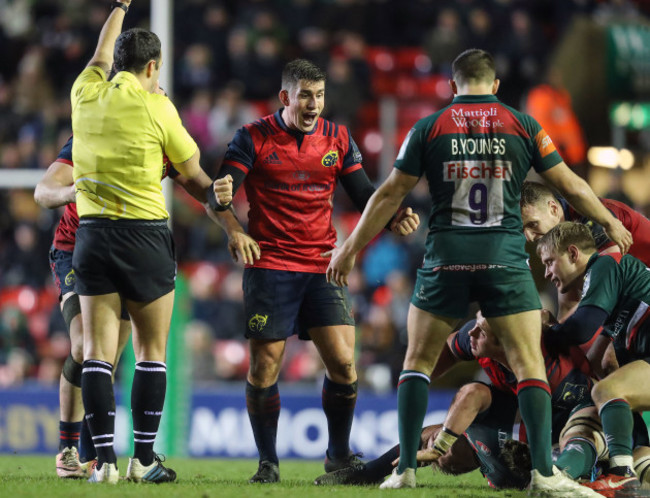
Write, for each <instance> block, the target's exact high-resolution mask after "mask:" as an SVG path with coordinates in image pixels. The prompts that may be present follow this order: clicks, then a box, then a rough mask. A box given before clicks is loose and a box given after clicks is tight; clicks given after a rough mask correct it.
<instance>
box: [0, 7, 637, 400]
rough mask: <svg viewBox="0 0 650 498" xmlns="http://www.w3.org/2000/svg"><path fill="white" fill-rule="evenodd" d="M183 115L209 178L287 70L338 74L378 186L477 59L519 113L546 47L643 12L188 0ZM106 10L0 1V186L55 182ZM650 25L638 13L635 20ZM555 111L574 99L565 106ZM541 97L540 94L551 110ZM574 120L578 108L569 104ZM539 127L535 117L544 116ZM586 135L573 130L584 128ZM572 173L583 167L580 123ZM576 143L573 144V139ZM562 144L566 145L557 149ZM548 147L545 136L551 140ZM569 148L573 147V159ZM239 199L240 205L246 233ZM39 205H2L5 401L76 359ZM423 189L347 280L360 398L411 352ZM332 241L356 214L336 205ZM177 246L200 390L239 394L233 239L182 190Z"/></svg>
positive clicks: (338, 113) (140, 17) (182, 51)
mask: <svg viewBox="0 0 650 498" xmlns="http://www.w3.org/2000/svg"><path fill="white" fill-rule="evenodd" d="M173 3H174V4H175V5H174V11H173V16H172V20H173V47H169V46H163V57H164V63H167V64H169V63H170V60H173V91H172V92H170V93H173V100H174V102H175V103H176V105H177V107H178V108H179V111H180V113H181V116H182V118H183V121H184V123H185V125H186V126H187V128H188V130H189V131H190V133H191V134H192V135H193V136H194V138H195V139H196V141H197V143H198V144H199V146H200V149H201V152H202V163H203V167H204V169H206V170H207V171H208V173H209V174H211V175H213V174H215V173H216V171H217V170H218V168H219V165H220V161H221V159H222V156H223V153H224V150H225V147H226V146H227V144H228V141H229V140H230V138H231V137H232V136H233V134H234V132H235V130H237V129H238V128H239V127H240V126H241V125H243V124H244V123H247V122H249V121H252V120H254V119H256V118H257V117H259V116H261V115H265V114H268V113H270V112H274V111H275V110H276V109H277V108H278V107H279V102H278V101H277V92H278V90H279V85H280V73H281V69H282V67H283V65H284V64H285V63H286V62H287V61H288V60H291V59H293V58H295V57H304V58H309V59H311V60H313V61H314V62H316V63H317V64H319V65H320V66H322V67H323V68H325V69H326V71H327V74H328V81H327V98H326V110H325V113H324V117H327V118H328V119H332V120H334V121H336V122H337V123H339V124H346V125H348V126H350V127H351V129H352V134H353V137H355V139H356V141H357V143H358V144H359V146H360V148H361V151H362V153H363V154H364V165H365V167H366V169H367V171H368V174H369V176H370V178H371V179H372V180H373V181H380V180H381V179H382V178H381V171H380V168H379V157H380V153H381V150H382V147H383V145H385V144H386V143H387V142H386V141H387V140H393V143H396V144H398V145H399V142H400V141H401V137H403V136H404V134H405V133H406V131H408V128H409V127H410V125H411V124H412V123H413V122H414V121H415V120H416V119H418V118H420V117H422V116H424V115H427V114H429V113H431V112H433V111H435V110H437V109H439V108H440V107H442V106H444V105H445V104H446V103H448V102H449V100H450V98H451V93H450V91H449V89H448V86H447V79H448V77H449V73H450V63H451V61H452V60H453V58H454V57H455V56H456V55H457V54H458V53H460V52H461V51H462V50H463V49H466V48H470V47H480V48H483V49H487V50H489V51H491V52H492V53H493V54H494V55H495V58H496V61H497V65H498V75H499V77H500V78H501V80H502V86H501V89H500V91H499V96H500V97H501V99H502V100H503V101H504V102H506V103H508V104H510V105H512V106H514V107H517V108H523V107H522V106H523V105H524V104H523V103H524V101H525V99H526V97H527V95H528V92H529V90H530V89H531V88H532V87H534V86H535V85H538V84H539V83H541V82H542V81H543V80H544V79H545V78H546V77H547V76H548V73H547V71H546V69H545V68H546V65H547V62H548V59H549V56H550V54H551V53H552V51H553V49H554V47H555V46H556V44H557V43H558V41H559V40H560V39H561V37H562V35H563V33H564V32H565V30H566V29H567V27H568V26H569V25H570V23H571V22H572V20H573V19H575V18H576V16H586V17H589V18H590V19H594V20H596V21H597V20H598V19H601V18H608V17H612V16H617V17H620V18H621V19H626V18H629V19H635V18H637V17H638V16H639V15H640V14H647V12H645V13H644V12H643V9H644V8H645V7H644V5H643V4H642V3H641V2H638V3H635V2H631V1H627V0H616V1H597V0H552V1H551V0H525V1H524V0H521V1H515V0H453V1H444V0H443V1H440V0H266V1H265V0H238V1H235V0H223V1H221V2H220V1H218V0H183V1H177V2H173ZM108 4H109V2H108V1H105V2H104V1H97V0H68V1H66V2H60V1H56V0H5V1H0V47H2V50H0V175H2V170H3V169H16V168H29V169H40V170H45V169H46V168H47V167H48V166H49V164H50V163H51V162H52V161H53V160H54V159H55V158H56V155H57V153H58V151H59V149H60V147H61V146H62V145H63V144H64V143H65V141H66V140H67V138H68V137H69V135H70V132H71V131H70V103H69V102H70V100H69V91H70V88H71V85H72V82H73V81H74V79H75V77H76V76H77V75H78V74H79V72H80V71H81V69H82V68H83V67H84V66H85V64H86V63H87V61H88V60H89V59H90V57H91V55H92V51H93V50H94V43H95V40H96V37H97V34H98V32H99V30H100V28H101V26H102V24H103V22H104V21H105V19H106V15H107V12H108ZM640 11H641V12H640ZM148 19H149V2H148V1H144V0H136V1H134V2H133V4H132V6H131V9H130V10H129V15H128V16H127V18H126V22H125V26H126V27H133V26H144V27H148V26H149V23H148ZM559 95H560V96H559V97H557V98H553V97H551V98H552V100H561V98H568V97H567V96H566V95H565V94H559ZM387 96H390V97H394V98H397V99H398V100H397V102H398V106H399V109H400V114H399V122H398V123H397V125H396V127H395V129H396V133H395V135H396V136H395V137H385V136H382V134H381V133H380V131H379V130H380V123H379V114H380V113H379V108H380V101H381V99H382V98H383V97H387ZM542 97H543V96H542ZM568 105H569V109H570V103H569V104H568ZM540 120H541V118H540ZM576 127H577V128H576ZM570 128H571V129H573V130H574V131H573V132H567V134H570V133H575V134H576V135H575V136H576V137H577V138H575V140H574V142H576V141H577V144H576V143H572V144H571V146H570V147H571V150H569V148H567V149H566V154H565V155H566V156H567V157H566V159H567V162H568V163H574V164H578V163H584V161H585V147H586V146H585V143H584V138H583V137H582V135H581V130H580V124H579V123H578V122H577V120H575V119H574V122H572V124H571V125H570ZM576 129H577V131H575V130H576ZM563 134H564V133H563ZM551 135H553V134H552V133H551ZM567 147H569V146H567ZM242 194H243V192H242V193H241V194H240V195H238V196H237V198H236V200H235V204H236V209H237V212H238V215H239V217H240V219H242V220H245V219H246V211H247V203H246V199H245V198H244V197H243V195H242ZM32 195H33V192H32V191H31V190H25V189H0V199H1V201H0V202H1V203H2V216H1V217H0V220H1V221H0V233H1V239H0V387H2V386H11V385H17V384H20V383H21V382H23V381H25V380H26V379H37V380H38V381H41V382H45V383H51V384H55V383H56V382H58V379H59V371H60V368H61V365H62V363H63V360H64V359H65V357H66V356H67V354H68V348H69V344H68V342H67V333H66V329H65V323H64V321H63V319H62V317H61V314H60V312H59V309H58V306H57V298H56V292H55V290H54V288H53V285H52V283H51V276H50V272H49V268H48V263H47V255H48V249H49V246H50V244H51V241H52V235H53V232H54V229H55V228H56V224H57V222H58V220H59V217H60V214H61V212H60V211H47V210H42V209H40V208H38V207H37V206H36V205H35V203H34V202H33V198H32ZM428 195H429V194H428V191H427V187H426V184H424V183H422V182H421V183H420V184H419V185H418V187H417V188H416V190H415V192H414V194H413V195H412V197H411V198H410V199H409V200H408V202H409V204H410V205H412V206H414V207H415V208H416V209H417V210H418V211H419V212H420V216H421V219H422V220H423V221H424V223H423V225H424V226H423V227H421V229H420V230H419V232H418V233H417V234H416V235H415V236H413V237H411V238H408V239H398V238H396V237H394V236H392V235H391V234H390V233H388V232H387V233H385V234H383V235H381V236H380V237H379V238H378V239H377V240H376V241H375V243H374V244H372V245H371V246H370V247H369V248H368V249H367V250H366V251H365V253H364V255H363V258H362V259H361V260H360V261H359V262H358V265H357V268H356V269H355V271H354V273H353V274H352V275H351V279H350V292H351V294H352V296H353V302H354V310H355V316H356V319H357V324H358V346H359V356H358V370H359V372H360V380H361V381H362V383H363V385H365V386H366V387H372V388H374V389H376V390H388V389H392V388H393V386H394V385H395V384H394V375H395V372H398V371H399V370H400V366H401V361H402V358H403V352H404V350H405V340H406V338H405V327H406V313H407V309H408V303H409V298H410V294H411V290H412V285H413V277H414V273H415V269H416V268H417V267H418V265H419V263H420V260H421V256H422V249H423V240H424V236H425V232H426V219H427V216H426V215H427V212H428V201H427V199H428ZM335 204H336V220H335V223H336V225H337V228H338V230H339V233H340V234H341V235H343V236H345V235H347V233H349V231H350V230H351V229H352V228H353V227H354V224H355V223H356V221H357V219H358V217H359V214H358V213H357V212H356V211H355V210H354V207H353V206H352V204H351V203H350V202H349V200H348V199H347V197H346V195H345V193H344V192H343V191H342V190H341V191H340V192H339V193H338V194H337V196H336V201H335ZM173 230H174V237H175V240H176V247H177V256H178V261H179V269H180V271H181V274H182V275H183V276H184V278H186V280H187V282H188V289H189V296H190V309H191V311H190V316H191V320H190V321H189V323H187V325H186V326H185V327H184V330H182V331H180V333H183V334H184V336H185V339H186V344H187V349H188V354H190V355H191V360H189V361H191V363H192V368H193V376H194V379H195V381H197V382H209V381H214V380H215V379H223V380H229V379H242V378H244V376H245V372H246V361H247V355H248V353H247V345H246V343H245V341H244V340H243V322H244V319H243V308H242V290H241V276H242V268H241V267H240V266H237V265H235V264H233V263H232V262H231V260H230V256H229V254H228V250H227V243H226V242H227V241H226V240H225V237H224V234H223V232H222V231H221V230H220V229H219V228H217V227H216V226H214V225H213V224H212V223H211V222H210V221H209V220H208V219H207V217H206V216H205V215H204V211H203V208H202V207H201V206H198V205H196V203H194V202H193V200H192V199H189V198H188V197H187V196H186V195H184V194H183V193H182V192H180V191H175V193H174V201H173ZM285 362H286V365H285V368H284V370H283V373H282V376H283V377H282V379H281V380H283V381H286V382H311V381H312V380H313V379H316V378H318V379H320V378H322V376H321V371H322V366H321V365H320V362H319V360H318V357H317V356H316V355H315V354H314V351H313V349H312V347H311V345H310V344H308V343H300V342H299V341H298V340H292V341H289V344H288V350H287V355H286V359H285Z"/></svg>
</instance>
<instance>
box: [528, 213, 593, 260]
mask: <svg viewBox="0 0 650 498" xmlns="http://www.w3.org/2000/svg"><path fill="white" fill-rule="evenodd" d="M571 245H573V246H576V247H577V248H578V249H580V250H581V251H583V252H592V251H595V250H596V242H595V241H594V237H593V236H592V235H591V231H590V230H589V228H587V227H586V226H585V225H583V224H582V223H574V222H572V221H565V222H563V223H559V224H558V225H556V226H554V227H553V228H552V229H551V230H549V231H548V232H547V233H546V235H544V236H543V237H542V238H541V239H539V242H537V254H538V255H539V254H541V252H542V249H545V250H547V251H554V252H555V253H557V254H563V253H565V252H566V251H567V249H568V248H569V246H571Z"/></svg>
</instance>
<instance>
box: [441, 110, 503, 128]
mask: <svg viewBox="0 0 650 498" xmlns="http://www.w3.org/2000/svg"><path fill="white" fill-rule="evenodd" d="M496 117H497V108H496V107H490V108H488V109H472V110H469V109H464V108H462V107H461V108H460V109H451V119H452V120H453V122H454V123H456V126H458V127H459V128H470V127H471V128H503V126H504V124H503V121H501V120H500V119H494V118H496Z"/></svg>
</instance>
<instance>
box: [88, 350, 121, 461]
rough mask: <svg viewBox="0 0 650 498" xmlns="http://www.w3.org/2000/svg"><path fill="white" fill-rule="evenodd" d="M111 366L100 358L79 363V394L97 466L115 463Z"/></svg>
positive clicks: (113, 399)
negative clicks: (80, 369)
mask: <svg viewBox="0 0 650 498" xmlns="http://www.w3.org/2000/svg"><path fill="white" fill-rule="evenodd" d="M112 379H113V365H111V364H110V363H108V362H105V361H100V360H86V361H84V362H83V369H82V373H81V396H82V398H83V402H84V409H85V410H86V420H87V421H88V427H89V428H90V433H91V434H92V436H93V444H94V445H95V449H96V450H97V461H98V467H99V468H101V466H102V465H103V464H104V463H117V457H116V456H115V450H114V448H113V439H114V432H115V397H114V395H113V382H112Z"/></svg>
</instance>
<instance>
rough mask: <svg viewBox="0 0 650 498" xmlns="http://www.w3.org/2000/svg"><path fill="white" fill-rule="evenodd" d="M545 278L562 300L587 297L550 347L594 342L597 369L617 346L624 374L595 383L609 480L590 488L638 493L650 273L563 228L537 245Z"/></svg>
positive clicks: (570, 226) (648, 398)
mask: <svg viewBox="0 0 650 498" xmlns="http://www.w3.org/2000/svg"><path fill="white" fill-rule="evenodd" d="M537 253H538V254H539V256H540V258H541V260H542V263H543V264H544V266H545V268H546V277H547V278H548V279H550V280H551V281H552V282H553V283H555V285H556V287H557V288H558V290H559V291H560V292H566V291H568V290H570V289H572V288H574V287H575V288H578V289H581V290H582V299H581V300H580V304H579V305H578V308H577V310H576V312H575V313H574V314H573V315H571V316H570V317H569V318H568V319H567V320H566V321H564V322H563V323H561V324H556V325H554V326H552V327H550V329H549V330H548V331H547V332H546V336H547V338H548V341H547V342H548V344H549V347H553V348H558V349H559V348H563V347H567V346H570V345H580V344H584V343H586V342H588V341H590V340H591V339H592V338H593V337H594V335H596V334H597V333H598V331H599V329H600V327H601V326H602V327H603V333H602V334H601V335H599V336H598V337H597V339H596V341H595V343H594V345H593V347H592V352H593V357H594V358H595V361H596V362H597V361H598V359H599V358H600V357H602V355H603V352H604V351H605V348H607V347H608V345H609V343H610V342H611V341H612V340H613V341H614V345H615V346H617V355H616V356H617V360H618V362H619V364H620V365H622V366H621V367H620V368H618V369H616V370H614V371H613V372H612V373H611V374H609V375H607V376H606V377H605V378H604V379H602V380H601V381H600V382H598V383H597V384H596V385H595V386H594V388H593V390H592V394H591V396H592V398H593V400H594V403H595V404H596V407H597V408H598V413H599V415H600V419H601V421H602V424H603V431H604V432H605V435H606V437H607V446H608V449H609V455H610V458H609V460H610V467H609V470H608V473H607V474H606V475H604V476H602V478H600V479H598V480H597V481H595V482H594V483H592V487H593V488H594V489H595V490H597V491H599V492H601V493H604V494H606V495H607V494H612V495H613V494H614V493H615V492H617V491H619V490H632V491H634V490H635V489H638V488H639V486H640V483H639V481H638V479H637V477H636V475H635V473H634V470H633V469H634V465H633V456H632V437H631V434H632V430H633V416H632V412H633V411H644V410H647V409H650V391H649V390H648V386H647V380H648V379H649V378H650V365H648V363H650V321H649V320H648V316H649V315H650V313H648V303H650V272H648V269H647V268H646V266H645V264H643V263H642V262H641V261H639V260H638V259H637V258H635V257H634V256H630V255H629V254H626V255H624V256H621V254H619V253H609V254H604V255H600V254H598V251H597V248H596V243H595V241H594V238H593V237H592V235H591V232H590V230H589V229H588V228H587V227H586V226H584V225H582V224H579V223H573V222H564V223H560V224H558V225H556V226H555V227H554V228H552V229H551V230H550V231H549V232H547V233H546V235H544V236H543V237H542V238H541V239H540V240H539V242H538V244H537Z"/></svg>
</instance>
